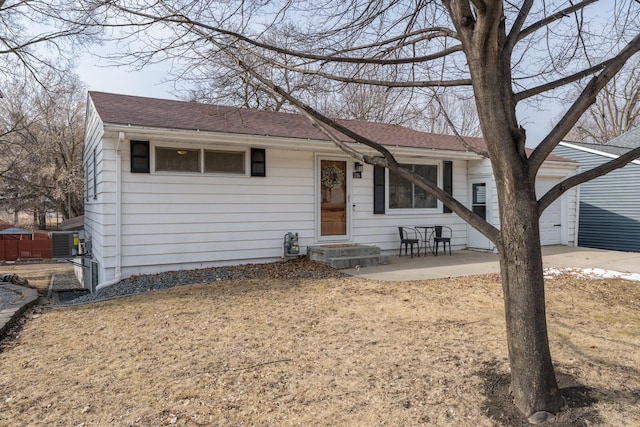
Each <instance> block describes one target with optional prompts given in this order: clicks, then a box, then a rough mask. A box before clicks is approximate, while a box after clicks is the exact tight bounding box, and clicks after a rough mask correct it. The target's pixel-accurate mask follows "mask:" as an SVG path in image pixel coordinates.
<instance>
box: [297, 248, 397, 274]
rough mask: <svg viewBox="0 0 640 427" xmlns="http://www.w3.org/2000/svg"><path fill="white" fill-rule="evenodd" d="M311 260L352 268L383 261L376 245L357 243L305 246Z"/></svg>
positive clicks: (378, 263) (335, 266)
mask: <svg viewBox="0 0 640 427" xmlns="http://www.w3.org/2000/svg"><path fill="white" fill-rule="evenodd" d="M307 256H308V257H309V259H310V260H312V261H317V262H322V263H324V264H328V265H330V266H332V267H334V268H341V269H342V268H353V267H356V266H360V267H368V266H375V265H380V264H381V263H383V262H384V261H385V259H384V257H381V256H380V248H379V247H377V246H365V245H358V244H342V245H324V246H309V247H307Z"/></svg>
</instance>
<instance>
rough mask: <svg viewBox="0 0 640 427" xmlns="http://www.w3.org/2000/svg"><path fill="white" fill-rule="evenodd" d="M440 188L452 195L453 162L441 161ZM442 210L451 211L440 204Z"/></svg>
mask: <svg viewBox="0 0 640 427" xmlns="http://www.w3.org/2000/svg"><path fill="white" fill-rule="evenodd" d="M442 174H443V176H442V189H443V190H444V191H445V193H447V194H449V195H450V196H453V162H450V161H444V162H442ZM442 212H444V213H451V212H452V211H451V209H449V208H448V207H446V206H444V205H442Z"/></svg>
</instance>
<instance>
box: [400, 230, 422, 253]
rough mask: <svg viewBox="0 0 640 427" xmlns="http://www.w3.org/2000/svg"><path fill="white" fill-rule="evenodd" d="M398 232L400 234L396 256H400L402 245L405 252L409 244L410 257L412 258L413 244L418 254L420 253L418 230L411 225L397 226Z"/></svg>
mask: <svg viewBox="0 0 640 427" xmlns="http://www.w3.org/2000/svg"><path fill="white" fill-rule="evenodd" d="M398 233H399V234H400V252H399V253H398V256H402V245H404V254H405V255H406V254H407V249H408V247H409V246H411V258H413V246H414V245H415V246H417V247H418V255H420V239H419V238H418V231H417V230H416V229H415V228H411V227H398Z"/></svg>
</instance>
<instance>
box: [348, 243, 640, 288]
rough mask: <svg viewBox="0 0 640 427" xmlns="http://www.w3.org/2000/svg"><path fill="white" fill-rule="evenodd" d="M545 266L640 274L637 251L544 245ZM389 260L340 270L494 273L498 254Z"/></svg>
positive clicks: (424, 275) (372, 274) (396, 274)
mask: <svg viewBox="0 0 640 427" xmlns="http://www.w3.org/2000/svg"><path fill="white" fill-rule="evenodd" d="M542 255H543V262H544V267H545V268H550V267H558V268H563V267H564V268H567V267H574V268H602V269H605V270H613V271H619V272H622V273H638V274H640V253H637V252H616V251H607V250H601V249H590V248H580V247H570V246H545V247H544V248H543V251H542ZM388 261H389V263H388V264H385V265H379V266H376V267H361V268H350V269H346V270H342V271H343V272H345V273H347V274H350V275H353V276H358V277H364V278H367V279H373V280H386V281H406V280H427V279H437V278H446V277H455V276H472V275H475V274H488V273H498V272H499V271H500V267H499V265H498V255H497V254H494V253H486V252H476V251H471V250H462V251H454V252H452V255H451V256H449V255H448V254H447V255H442V254H440V255H438V256H434V255H432V254H429V255H427V256H424V255H422V256H419V257H418V256H414V257H413V258H411V257H410V256H402V257H398V256H391V257H389V259H388Z"/></svg>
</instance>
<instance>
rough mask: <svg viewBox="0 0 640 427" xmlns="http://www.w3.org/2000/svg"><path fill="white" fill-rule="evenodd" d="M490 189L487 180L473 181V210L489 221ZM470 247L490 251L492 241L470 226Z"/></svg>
mask: <svg viewBox="0 0 640 427" xmlns="http://www.w3.org/2000/svg"><path fill="white" fill-rule="evenodd" d="M488 190H489V187H488V186H487V181H486V180H482V179H480V180H473V181H471V210H472V211H473V213H475V214H476V215H478V216H480V217H481V218H482V219H484V220H487V218H488V215H487V214H488V208H489V206H490V204H489V192H488ZM469 247H470V248H473V249H483V250H490V249H492V248H493V245H492V244H491V241H490V240H489V239H487V238H486V237H485V236H484V234H482V233H480V232H479V231H478V230H476V229H475V228H473V227H472V226H470V225H469Z"/></svg>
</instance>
